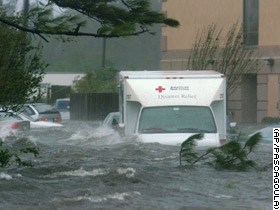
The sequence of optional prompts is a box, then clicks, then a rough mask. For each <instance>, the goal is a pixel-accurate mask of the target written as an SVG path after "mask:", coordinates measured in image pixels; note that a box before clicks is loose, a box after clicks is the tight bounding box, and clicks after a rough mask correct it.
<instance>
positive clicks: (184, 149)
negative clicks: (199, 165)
mask: <svg viewBox="0 0 280 210" xmlns="http://www.w3.org/2000/svg"><path fill="white" fill-rule="evenodd" d="M203 136H204V135H203V134H195V135H192V136H190V137H189V138H188V139H187V140H185V141H184V142H183V143H182V144H181V150H180V165H181V164H182V158H184V160H185V161H186V162H187V163H188V164H191V163H192V162H193V161H194V160H196V159H197V158H198V155H197V153H196V152H195V151H194V149H193V148H194V146H195V145H196V142H195V141H196V140H200V139H202V138H203Z"/></svg>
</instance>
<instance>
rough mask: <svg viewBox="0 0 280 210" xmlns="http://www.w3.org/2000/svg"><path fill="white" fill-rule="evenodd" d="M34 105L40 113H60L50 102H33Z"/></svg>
mask: <svg viewBox="0 0 280 210" xmlns="http://www.w3.org/2000/svg"><path fill="white" fill-rule="evenodd" d="M33 106H34V108H35V109H36V110H37V111H38V112H39V113H40V114H50V113H58V111H57V110H56V109H55V108H53V107H52V106H51V105H48V104H33Z"/></svg>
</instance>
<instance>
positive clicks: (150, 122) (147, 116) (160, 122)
mask: <svg viewBox="0 0 280 210" xmlns="http://www.w3.org/2000/svg"><path fill="white" fill-rule="evenodd" d="M138 132H139V133H216V132H217V129H216V124H215V121H214V118H213V114H212V112H211V110H210V108H209V107H202V106H167V107H146V108H143V109H142V112H141V116H140V121H139V127H138Z"/></svg>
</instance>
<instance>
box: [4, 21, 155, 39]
mask: <svg viewBox="0 0 280 210" xmlns="http://www.w3.org/2000/svg"><path fill="white" fill-rule="evenodd" d="M0 22H2V23H4V24H6V25H8V26H11V27H14V28H16V29H19V30H21V31H24V32H29V33H32V34H36V35H38V36H40V37H41V38H42V39H43V40H45V41H46V42H48V40H47V38H45V37H44V36H43V34H45V35H58V36H61V35H65V36H91V37H95V38H118V37H126V36H138V35H140V34H143V33H146V32H149V31H150V30H149V29H147V28H141V30H139V31H136V32H133V33H127V34H122V35H118V34H116V35H114V34H98V33H90V32H79V31H78V30H74V31H69V30H65V31H50V30H40V29H37V28H28V27H25V26H22V25H20V24H18V23H15V22H12V21H8V20H6V19H4V18H2V17H0ZM76 29H77V28H76Z"/></svg>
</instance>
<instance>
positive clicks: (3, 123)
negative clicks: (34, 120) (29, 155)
mask: <svg viewBox="0 0 280 210" xmlns="http://www.w3.org/2000/svg"><path fill="white" fill-rule="evenodd" d="M0 128H1V130H2V129H9V130H10V129H12V130H17V131H26V130H29V129H30V122H29V121H28V120H23V119H21V118H20V117H18V116H17V115H14V114H13V113H11V112H6V111H0Z"/></svg>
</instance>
